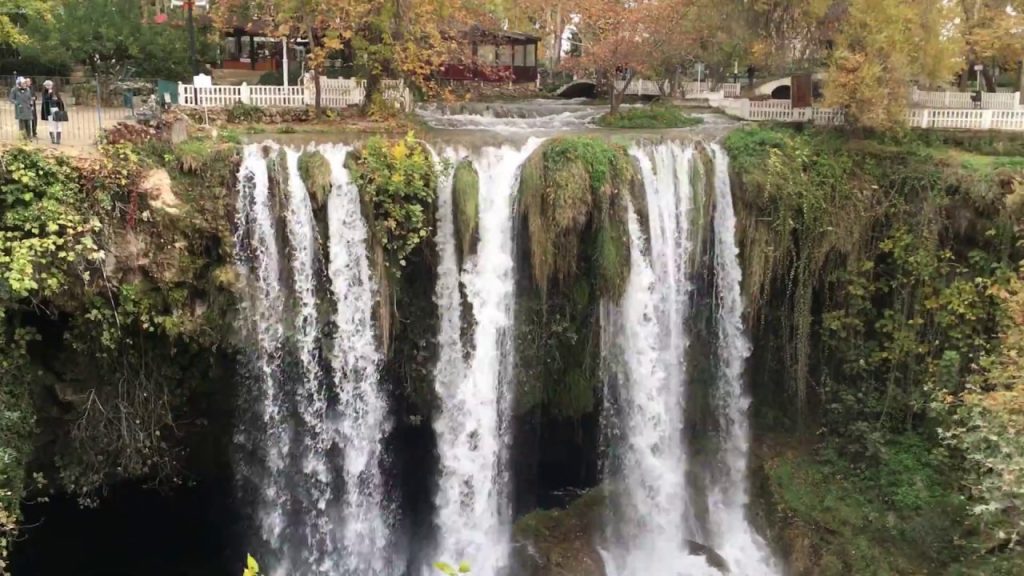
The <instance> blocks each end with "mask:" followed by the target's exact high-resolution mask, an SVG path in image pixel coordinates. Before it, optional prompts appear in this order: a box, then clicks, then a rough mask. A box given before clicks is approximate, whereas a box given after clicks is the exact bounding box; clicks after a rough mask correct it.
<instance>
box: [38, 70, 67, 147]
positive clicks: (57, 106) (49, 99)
mask: <svg viewBox="0 0 1024 576" xmlns="http://www.w3.org/2000/svg"><path fill="white" fill-rule="evenodd" d="M42 113H43V116H42V117H43V118H44V119H46V120H49V121H50V143H51V144H60V136H61V126H60V125H61V123H62V122H66V121H67V111H66V110H65V109H64V99H63V98H61V97H60V92H58V91H57V88H56V87H55V86H54V84H53V80H47V81H46V82H43V108H42Z"/></svg>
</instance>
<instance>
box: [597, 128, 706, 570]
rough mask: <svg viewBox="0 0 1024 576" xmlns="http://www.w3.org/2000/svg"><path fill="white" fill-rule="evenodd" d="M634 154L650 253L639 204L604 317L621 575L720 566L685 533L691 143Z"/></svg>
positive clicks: (614, 538)
mask: <svg viewBox="0 0 1024 576" xmlns="http://www.w3.org/2000/svg"><path fill="white" fill-rule="evenodd" d="M631 155H632V156H633V157H634V158H635V159H636V161H637V164H638V165H639V167H640V171H641V176H642V178H643V182H644V187H645V190H646V199H647V207H648V213H649V220H650V230H651V231H650V251H649V254H650V256H649V257H648V254H647V251H646V250H645V240H644V237H643V232H642V230H641V225H640V223H639V220H638V218H637V216H636V214H635V212H634V210H633V208H632V206H630V207H629V214H628V217H629V222H628V226H629V239H630V262H631V265H630V274H629V279H628V281H627V284H626V291H625V294H624V296H623V298H622V301H621V302H620V303H619V304H618V305H617V306H614V307H612V308H611V310H609V311H607V312H606V313H605V314H604V315H603V318H604V320H605V321H604V323H603V325H602V331H603V332H604V333H605V336H604V337H603V341H604V342H606V343H608V344H610V345H611V348H612V350H606V351H605V357H606V362H607V363H608V367H607V370H608V371H609V372H611V373H612V380H614V381H615V382H616V383H617V384H618V386H617V388H618V389H617V390H611V389H609V390H607V391H606V397H609V398H614V400H613V401H611V402H610V404H609V405H608V409H609V410H611V411H612V414H609V415H606V420H605V421H606V423H607V424H606V425H614V426H615V427H616V430H615V435H616V436H615V438H614V439H613V441H612V443H613V444H614V445H613V446H610V449H611V450H612V452H613V454H612V458H611V461H610V462H608V463H606V471H605V473H606V476H607V479H608V480H609V482H610V484H611V486H610V488H611V490H612V512H611V514H612V518H611V519H610V522H609V528H610V529H609V532H610V536H611V542H610V543H609V549H608V550H607V551H606V554H605V559H606V562H607V563H608V564H609V574H617V575H622V576H631V575H633V574H649V575H655V576H668V575H676V574H679V575H683V574H702V573H710V574H714V573H715V572H713V571H711V569H710V568H709V567H708V566H707V564H706V562H705V561H704V559H703V558H701V557H698V556H691V555H690V554H689V552H688V549H687V542H686V540H687V539H689V538H692V537H693V536H694V532H695V530H696V529H695V520H694V519H693V515H692V510H691V506H690V505H689V493H688V490H687V485H686V469H687V452H686V447H685V444H684V438H683V434H682V424H683V392H684V380H685V370H686V365H685V361H684V357H685V350H686V334H685V320H686V313H687V310H688V304H687V300H688V298H689V293H690V287H689V285H688V281H687V277H686V275H687V270H686V263H687V262H688V260H689V251H690V245H689V225H688V222H689V220H688V218H689V212H690V203H691V196H692V193H691V190H690V180H689V176H690V172H689V171H690V166H691V164H692V151H691V150H688V149H684V148H682V147H681V146H679V145H678V144H675V143H670V144H664V145H660V146H657V147H653V148H640V147H634V148H633V149H632V150H631ZM608 344H606V345H608ZM613 423H614V424H613Z"/></svg>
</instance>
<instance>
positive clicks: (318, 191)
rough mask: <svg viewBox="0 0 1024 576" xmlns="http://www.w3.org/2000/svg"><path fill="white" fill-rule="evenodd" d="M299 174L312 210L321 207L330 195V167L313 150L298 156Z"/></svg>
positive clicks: (322, 157) (321, 156)
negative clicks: (307, 193)
mask: <svg viewBox="0 0 1024 576" xmlns="http://www.w3.org/2000/svg"><path fill="white" fill-rule="evenodd" d="M299 174H300V175H301V176H302V181H303V182H304V183H305V184H306V190H308V191H309V197H310V200H311V201H312V204H313V208H314V209H319V208H321V207H323V206H324V205H325V204H326V203H327V196H328V195H330V193H331V166H330V165H329V164H328V163H327V158H324V155H323V154H321V153H320V152H317V151H315V150H314V151H307V152H303V153H302V155H301V156H299Z"/></svg>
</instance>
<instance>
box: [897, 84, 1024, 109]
mask: <svg viewBox="0 0 1024 576" xmlns="http://www.w3.org/2000/svg"><path fill="white" fill-rule="evenodd" d="M910 102H911V104H913V105H914V106H916V107H918V108H974V107H975V106H974V102H973V101H971V93H970V92H923V91H921V90H918V89H917V88H914V89H913V90H911V92H910ZM980 108H981V109H983V110H1021V109H1024V106H1021V104H1020V92H982V93H981V106H980Z"/></svg>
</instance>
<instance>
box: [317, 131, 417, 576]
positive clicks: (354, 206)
mask: <svg viewBox="0 0 1024 576" xmlns="http://www.w3.org/2000/svg"><path fill="white" fill-rule="evenodd" d="M348 150H349V149H348V148H347V147H344V146H327V147H324V149H323V154H324V156H325V157H326V158H327V162H328V164H329V165H330V167H331V194H330V196H329V197H328V199H327V222H328V229H329V231H330V250H329V252H330V265H329V267H328V276H329V278H330V284H331V291H332V294H333V296H334V302H335V315H334V324H335V329H336V332H335V341H334V342H333V343H332V345H331V352H330V354H331V358H330V359H331V367H332V368H333V370H334V378H335V382H334V385H335V392H336V393H337V396H338V402H337V406H336V408H335V409H334V410H333V411H332V413H331V414H329V416H328V427H329V432H328V435H329V437H330V438H331V440H332V441H333V442H334V443H336V444H337V445H338V446H339V447H340V448H341V452H342V459H343V466H342V473H343V479H344V484H345V494H344V496H343V498H342V503H341V517H340V519H339V520H340V522H341V542H342V549H343V554H344V557H343V559H341V561H340V563H341V566H342V571H341V573H343V574H346V575H352V576H355V575H357V574H358V575H361V574H380V575H388V574H392V573H394V571H395V570H396V568H395V567H396V566H399V565H401V564H400V563H396V562H393V561H392V558H391V557H392V554H391V551H390V536H389V532H390V524H391V522H392V519H393V517H394V515H393V513H392V510H391V506H390V504H389V502H388V501H387V499H386V497H385V494H384V480H383V478H382V476H381V461H382V455H383V442H384V438H385V436H386V435H387V433H388V431H389V429H390V422H389V419H388V414H387V402H386V399H385V397H384V393H383V391H382V390H381V386H380V379H379V367H380V364H381V357H380V352H379V340H378V339H377V332H376V328H375V327H374V324H373V306H374V303H375V301H376V287H375V284H374V281H373V278H372V276H371V274H370V263H369V258H368V256H367V237H368V231H367V228H366V222H365V221H364V220H363V216H362V213H361V211H360V201H359V191H358V190H357V189H356V186H355V184H354V183H353V182H352V181H351V179H350V177H349V173H348V170H347V169H346V168H345V156H346V154H347V153H348Z"/></svg>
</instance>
